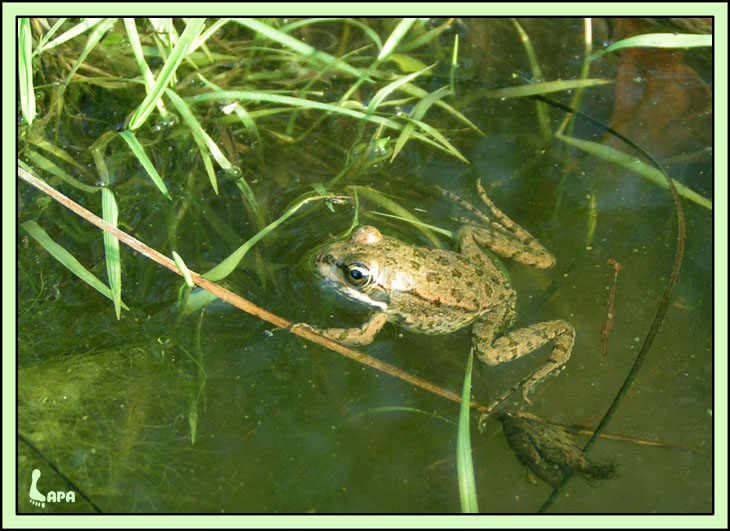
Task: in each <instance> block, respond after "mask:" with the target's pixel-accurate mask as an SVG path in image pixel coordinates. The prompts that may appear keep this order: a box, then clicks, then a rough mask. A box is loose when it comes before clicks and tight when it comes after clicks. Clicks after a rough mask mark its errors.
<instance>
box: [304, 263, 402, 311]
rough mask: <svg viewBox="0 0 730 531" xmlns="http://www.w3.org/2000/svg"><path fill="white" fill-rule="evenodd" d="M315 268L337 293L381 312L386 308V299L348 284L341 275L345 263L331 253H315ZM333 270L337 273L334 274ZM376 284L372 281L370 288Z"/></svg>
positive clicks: (343, 271)
mask: <svg viewBox="0 0 730 531" xmlns="http://www.w3.org/2000/svg"><path fill="white" fill-rule="evenodd" d="M315 269H316V271H317V276H318V277H319V278H320V279H321V281H322V282H323V283H324V284H325V285H326V286H328V287H329V288H331V289H332V290H333V291H335V292H336V293H338V294H339V295H342V296H343V297H345V298H347V299H350V300H351V301H353V302H357V303H360V304H365V305H366V306H369V307H371V308H375V309H378V310H380V311H382V312H384V311H386V310H387V309H388V303H387V301H378V300H375V299H373V298H372V297H370V296H368V295H367V294H365V293H363V292H362V291H360V290H358V289H356V288H354V287H352V286H350V285H348V284H347V282H346V281H345V279H344V278H342V275H343V274H346V273H345V269H346V268H345V264H344V263H343V262H340V261H338V260H336V259H335V258H334V257H333V256H332V255H317V256H316V257H315ZM335 271H337V273H339V274H335ZM376 286H377V283H373V284H371V285H370V288H371V289H372V288H373V287H376Z"/></svg>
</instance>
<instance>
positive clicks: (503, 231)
mask: <svg viewBox="0 0 730 531" xmlns="http://www.w3.org/2000/svg"><path fill="white" fill-rule="evenodd" d="M477 188H478V190H479V197H480V198H481V199H482V201H483V202H484V204H485V205H486V207H487V209H488V210H489V215H487V214H485V213H484V212H482V211H481V210H479V209H478V208H476V207H475V206H474V205H472V204H471V203H469V202H468V201H466V200H464V199H462V198H461V197H459V196H458V195H456V194H454V193H452V192H449V191H447V190H443V189H442V190H441V192H442V193H443V194H444V195H446V196H448V197H450V198H451V199H452V200H454V201H455V202H456V203H458V204H459V205H461V207H462V208H464V209H465V210H467V211H468V212H470V213H472V214H473V215H474V216H475V217H476V218H478V219H479V221H480V224H479V225H476V224H474V222H473V221H471V220H468V219H464V218H458V219H459V221H460V222H462V223H464V227H463V228H462V229H461V230H460V231H459V232H460V234H459V244H460V245H461V246H465V245H466V246H468V245H469V240H470V239H473V240H474V241H476V243H478V244H479V245H483V246H486V247H488V248H489V249H491V250H492V251H494V252H495V253H497V254H499V255H500V256H504V257H506V258H512V259H514V260H517V261H518V262H521V263H523V264H527V265H530V266H534V267H538V268H540V269H547V268H549V267H552V266H553V265H554V264H555V258H554V257H553V255H552V254H550V251H548V250H547V249H545V247H543V246H542V244H541V243H540V242H539V241H537V239H536V238H535V237H534V236H533V235H532V234H530V233H529V232H527V231H526V230H525V229H523V228H522V227H520V226H519V225H518V224H517V223H515V222H514V221H512V220H511V219H510V218H509V217H507V215H506V214H505V213H504V212H502V211H501V210H500V209H499V208H497V206H496V205H495V204H494V203H493V202H492V200H491V199H489V197H488V196H487V193H486V192H485V191H484V187H483V186H482V183H481V179H479V180H478V181H477ZM462 252H463V251H462Z"/></svg>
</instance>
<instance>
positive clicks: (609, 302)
mask: <svg viewBox="0 0 730 531" xmlns="http://www.w3.org/2000/svg"><path fill="white" fill-rule="evenodd" d="M606 264H607V265H610V266H613V283H612V284H611V290H610V291H609V292H608V299H606V324H605V325H603V330H601V347H602V348H603V355H604V356H605V355H606V354H608V338H609V336H610V335H611V330H612V329H613V321H614V318H615V315H616V307H615V304H614V299H615V297H616V283H617V281H618V272H619V271H621V269H622V268H623V266H622V265H621V264H619V263H618V262H617V261H616V260H614V259H613V258H609V259H608V260H607V261H606Z"/></svg>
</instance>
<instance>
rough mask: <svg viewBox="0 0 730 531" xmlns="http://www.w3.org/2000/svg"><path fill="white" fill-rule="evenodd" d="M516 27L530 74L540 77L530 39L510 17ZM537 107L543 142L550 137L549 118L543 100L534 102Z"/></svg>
mask: <svg viewBox="0 0 730 531" xmlns="http://www.w3.org/2000/svg"><path fill="white" fill-rule="evenodd" d="M512 24H514V26H515V28H516V29H517V34H518V35H519V36H520V41H522V46H523V47H524V48H525V53H526V54H527V61H528V62H529V63H530V69H531V70H532V76H533V78H534V79H542V68H540V62H539V61H538V60H537V54H536V53H535V48H534V47H533V46H532V41H531V40H530V36H529V35H528V34H527V32H526V31H525V30H524V29H523V28H522V26H521V25H520V23H519V22H518V21H517V19H515V18H513V19H512ZM535 106H536V108H537V120H538V123H539V124H540V132H541V133H542V139H543V141H544V142H549V141H550V139H551V138H552V131H551V130H550V118H549V117H548V112H547V105H546V104H545V102H543V101H537V102H535Z"/></svg>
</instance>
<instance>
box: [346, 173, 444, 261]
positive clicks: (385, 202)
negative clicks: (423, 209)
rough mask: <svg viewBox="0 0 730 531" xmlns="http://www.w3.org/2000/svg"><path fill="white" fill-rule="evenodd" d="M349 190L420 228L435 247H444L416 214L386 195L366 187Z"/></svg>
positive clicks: (352, 187)
mask: <svg viewBox="0 0 730 531" xmlns="http://www.w3.org/2000/svg"><path fill="white" fill-rule="evenodd" d="M347 189H348V190H349V191H352V192H353V193H355V194H357V195H361V196H363V197H365V198H367V199H369V200H370V201H372V202H373V203H375V204H376V205H379V206H380V207H382V208H384V209H386V210H388V211H389V212H392V213H393V214H395V215H396V216H397V217H399V219H402V220H405V221H407V222H409V223H411V224H413V225H414V226H416V227H418V228H419V230H421V233H423V235H424V236H425V237H426V238H427V239H428V241H430V242H431V243H432V244H433V246H434V247H438V248H441V247H443V244H442V243H441V241H440V240H439V239H438V237H437V236H436V235H435V234H434V233H433V232H432V231H431V230H430V226H429V225H427V224H426V223H423V222H422V221H421V220H419V219H418V218H417V217H416V216H415V215H414V214H412V213H411V211H410V210H408V209H406V208H404V207H402V206H401V205H399V204H398V203H396V202H395V201H393V200H392V199H391V198H390V197H388V196H387V195H385V194H384V193H382V192H379V191H378V190H374V189H373V188H369V187H365V186H348V187H347Z"/></svg>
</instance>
